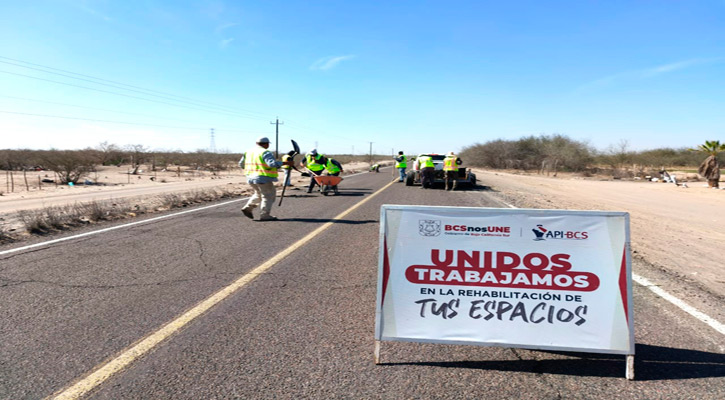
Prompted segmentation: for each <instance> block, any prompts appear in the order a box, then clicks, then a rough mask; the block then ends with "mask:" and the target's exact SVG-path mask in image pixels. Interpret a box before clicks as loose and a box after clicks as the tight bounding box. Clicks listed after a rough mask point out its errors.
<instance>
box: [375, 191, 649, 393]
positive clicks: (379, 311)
mask: <svg viewBox="0 0 725 400" xmlns="http://www.w3.org/2000/svg"><path fill="white" fill-rule="evenodd" d="M406 212H413V213H424V214H427V215H433V216H440V217H442V218H445V217H446V216H449V215H450V214H451V213H452V214H454V215H455V217H456V218H458V219H459V220H460V219H461V218H463V219H465V218H466V217H467V216H470V218H471V220H472V221H475V218H476V217H479V218H480V217H483V216H501V217H505V218H508V217H511V218H514V219H515V218H516V216H525V217H526V218H539V217H541V218H547V217H578V218H581V217H585V218H586V217H590V216H591V217H597V218H599V219H601V218H605V219H606V221H607V223H609V222H610V221H611V219H610V217H613V219H614V220H615V222H614V223H615V224H616V223H620V222H621V223H623V224H624V226H623V227H622V226H619V225H615V229H617V230H618V229H623V235H624V243H623V247H624V249H623V254H622V261H621V266H620V267H619V268H620V272H619V276H618V277H617V280H618V287H617V289H618V290H619V291H620V292H621V293H620V295H621V300H622V306H623V308H624V310H623V312H624V313H625V318H626V321H627V327H628V329H629V335H628V343H627V347H628V348H627V349H625V350H622V349H619V350H613V349H606V348H587V347H578V346H571V347H568V346H561V345H553V346H551V345H542V344H536V343H515V344H511V343H497V342H485V341H471V340H449V339H440V338H434V337H431V338H426V337H415V338H411V337H391V336H385V335H384V326H383V325H384V322H383V313H384V310H383V303H384V300H385V295H386V292H391V291H392V290H393V288H392V287H391V286H390V285H388V282H389V278H390V275H391V274H392V273H398V274H400V273H401V270H400V269H398V270H395V271H393V270H394V269H395V268H396V267H397V268H400V267H399V266H395V265H391V264H390V262H389V260H388V253H389V250H391V249H392V246H395V245H397V246H401V248H402V246H403V245H402V244H398V243H394V242H395V240H396V239H395V238H393V237H390V233H391V232H388V230H389V228H390V230H394V229H399V228H400V227H399V226H393V225H391V224H395V223H397V224H400V219H401V218H402V217H400V216H399V215H402V213H406ZM396 213H397V214H399V215H395V214H396ZM391 216H393V217H394V218H391ZM431 221H432V222H430V223H429V224H428V225H429V226H428V225H426V224H425V223H423V222H421V225H420V227H419V229H420V232H419V233H420V235H421V238H423V237H424V236H431V235H435V236H437V235H439V234H440V229H441V226H440V222H439V223H438V226H436V224H435V220H434V219H432V220H431ZM424 225H426V226H424ZM421 232H422V233H421ZM436 232H437V233H436ZM617 232H620V231H619V230H618V231H617ZM534 233H536V232H534ZM397 234H398V233H397V232H396V235H397ZM448 234H451V233H448ZM512 234H513V235H516V234H518V235H519V237H520V238H523V229H521V231H520V232H512ZM537 235H538V234H537ZM490 236H493V235H490ZM395 237H396V238H397V237H398V236H395ZM537 237H539V236H537ZM618 237H619V236H618ZM517 240H521V239H517ZM534 240H536V238H534ZM541 240H544V239H541ZM379 243H380V244H379V245H380V252H379V258H378V282H377V298H376V311H375V362H376V364H379V363H380V345H381V341H404V342H425V343H441V344H464V345H478V346H493V347H506V348H524V349H532V350H556V351H571V352H585V353H604V354H621V355H625V356H626V361H627V362H626V374H625V376H626V377H627V379H634V347H635V342H634V307H633V304H632V303H633V302H632V263H631V247H630V228H629V214H628V213H626V212H612V211H573V210H540V209H520V208H519V209H509V208H482V207H439V206H409V205H383V206H382V207H381V210H380V235H379ZM398 251H402V250H398ZM608 278H609V282H610V283H611V279H612V277H611V276H610V277H608ZM399 279H400V278H399ZM625 285H626V298H625V294H624V292H625ZM451 286H453V287H458V286H456V284H451ZM529 290H531V289H529ZM534 290H535V289H534ZM388 307H389V306H388ZM396 324H397V322H396ZM614 327H615V325H614V324H613V325H612V329H614ZM617 329H619V331H620V333H622V334H623V328H622V326H619V327H617ZM432 336H434V335H432Z"/></svg>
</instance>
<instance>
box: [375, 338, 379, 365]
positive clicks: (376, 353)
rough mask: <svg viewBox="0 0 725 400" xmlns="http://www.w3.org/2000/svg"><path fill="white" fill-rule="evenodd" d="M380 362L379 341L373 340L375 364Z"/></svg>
mask: <svg viewBox="0 0 725 400" xmlns="http://www.w3.org/2000/svg"><path fill="white" fill-rule="evenodd" d="M379 364H380V341H379V340H376V341H375V365H379Z"/></svg>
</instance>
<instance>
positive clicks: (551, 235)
mask: <svg viewBox="0 0 725 400" xmlns="http://www.w3.org/2000/svg"><path fill="white" fill-rule="evenodd" d="M531 231H532V232H534V236H536V237H535V238H534V240H547V239H556V240H561V239H564V240H584V239H588V238H589V233H588V232H580V231H554V230H549V229H546V228H544V226H543V225H541V224H538V225H536V228H534V229H532V230H531Z"/></svg>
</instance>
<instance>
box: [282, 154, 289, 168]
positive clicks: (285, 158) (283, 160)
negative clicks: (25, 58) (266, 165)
mask: <svg viewBox="0 0 725 400" xmlns="http://www.w3.org/2000/svg"><path fill="white" fill-rule="evenodd" d="M290 158H292V157H290V155H289V154H285V155H283V156H282V162H287V161H289V159H290ZM281 168H282V169H290V168H292V167H290V166H289V165H283V166H282V167H281Z"/></svg>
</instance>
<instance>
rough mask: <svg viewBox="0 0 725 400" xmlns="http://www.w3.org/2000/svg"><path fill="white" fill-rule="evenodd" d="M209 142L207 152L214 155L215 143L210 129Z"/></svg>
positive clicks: (212, 131)
mask: <svg viewBox="0 0 725 400" xmlns="http://www.w3.org/2000/svg"><path fill="white" fill-rule="evenodd" d="M210 135H211V142H210V143H209V151H210V152H211V153H216V143H215V142H214V128H211V134H210Z"/></svg>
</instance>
